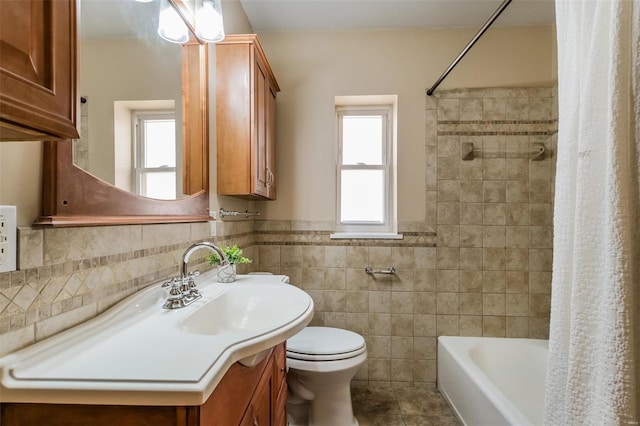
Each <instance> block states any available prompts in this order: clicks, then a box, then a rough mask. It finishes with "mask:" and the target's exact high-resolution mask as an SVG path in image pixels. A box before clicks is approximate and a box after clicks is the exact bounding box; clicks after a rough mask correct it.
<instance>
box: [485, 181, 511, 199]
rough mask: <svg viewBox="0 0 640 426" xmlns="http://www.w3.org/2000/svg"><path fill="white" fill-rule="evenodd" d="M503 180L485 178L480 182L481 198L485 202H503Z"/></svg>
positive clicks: (504, 192)
mask: <svg viewBox="0 0 640 426" xmlns="http://www.w3.org/2000/svg"><path fill="white" fill-rule="evenodd" d="M505 188H506V187H505V182H504V181H501V180H498V181H494V180H485V181H483V182H482V199H483V201H484V202H485V203H504V202H505V201H509V200H508V199H507V197H506V189H505Z"/></svg>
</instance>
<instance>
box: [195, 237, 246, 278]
mask: <svg viewBox="0 0 640 426" xmlns="http://www.w3.org/2000/svg"><path fill="white" fill-rule="evenodd" d="M220 250H222V252H223V253H224V255H225V256H226V257H227V260H228V261H229V264H228V265H223V266H218V282H221V283H232V282H234V281H235V280H236V273H237V269H236V265H237V264H238V263H251V259H249V258H248V257H245V256H243V255H242V249H241V248H240V247H238V245H237V244H234V245H232V246H224V245H220ZM205 258H206V259H207V260H208V261H209V264H210V265H220V256H218V253H211V254H208V255H207V256H205Z"/></svg>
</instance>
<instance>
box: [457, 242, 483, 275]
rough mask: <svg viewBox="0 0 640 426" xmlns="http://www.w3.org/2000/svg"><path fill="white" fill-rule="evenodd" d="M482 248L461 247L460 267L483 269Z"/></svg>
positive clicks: (463, 268) (464, 268)
mask: <svg viewBox="0 0 640 426" xmlns="http://www.w3.org/2000/svg"><path fill="white" fill-rule="evenodd" d="M482 253H483V249H481V248H461V249H460V269H462V270H475V271H481V270H482Z"/></svg>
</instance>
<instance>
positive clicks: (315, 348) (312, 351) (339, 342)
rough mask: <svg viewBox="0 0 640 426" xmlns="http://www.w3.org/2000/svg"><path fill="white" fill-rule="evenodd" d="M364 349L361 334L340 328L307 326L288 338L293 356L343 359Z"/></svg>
mask: <svg viewBox="0 0 640 426" xmlns="http://www.w3.org/2000/svg"><path fill="white" fill-rule="evenodd" d="M364 350H365V342H364V338H363V337H362V336H361V335H359V334H357V333H354V332H353V331H349V330H343V329H340V328H332V327H306V328H303V329H302V331H300V332H299V333H298V334H296V335H295V336H293V337H291V338H290V339H289V340H287V352H288V356H290V357H293V358H303V359H307V358H309V357H308V356H311V358H314V359H315V357H317V356H319V358H322V359H342V358H345V356H344V355H345V354H349V355H350V356H355V355H358V354H360V353H362V352H363V351H364ZM352 352H353V353H352ZM303 355H308V356H303Z"/></svg>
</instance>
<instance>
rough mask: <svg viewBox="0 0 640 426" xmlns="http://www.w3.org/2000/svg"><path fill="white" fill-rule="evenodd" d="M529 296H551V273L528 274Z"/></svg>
mask: <svg viewBox="0 0 640 426" xmlns="http://www.w3.org/2000/svg"><path fill="white" fill-rule="evenodd" d="M529 292H530V293H531V294H551V272H529Z"/></svg>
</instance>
